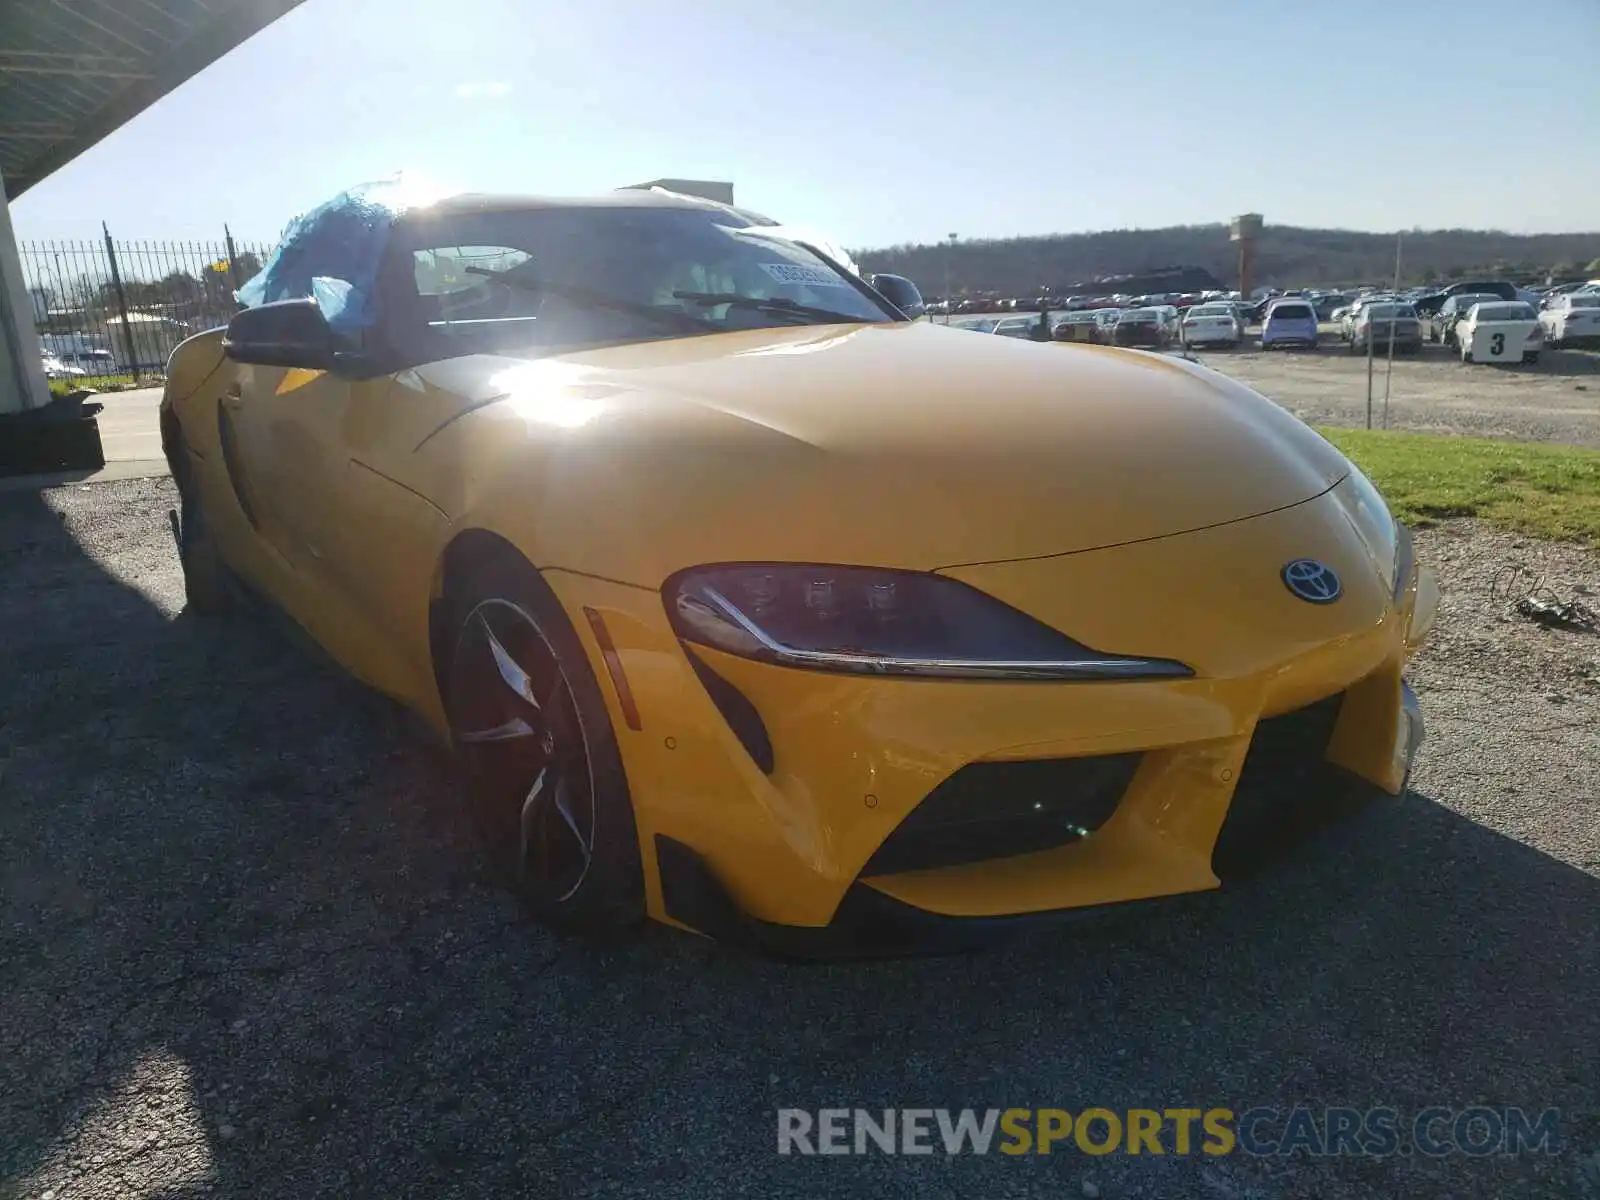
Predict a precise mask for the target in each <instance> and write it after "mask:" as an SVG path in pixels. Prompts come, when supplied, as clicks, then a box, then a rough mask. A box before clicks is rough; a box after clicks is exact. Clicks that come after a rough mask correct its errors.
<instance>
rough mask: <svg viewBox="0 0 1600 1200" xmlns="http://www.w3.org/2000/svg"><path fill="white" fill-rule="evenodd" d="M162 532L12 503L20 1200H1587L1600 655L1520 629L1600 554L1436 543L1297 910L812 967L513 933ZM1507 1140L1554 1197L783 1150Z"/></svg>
mask: <svg viewBox="0 0 1600 1200" xmlns="http://www.w3.org/2000/svg"><path fill="white" fill-rule="evenodd" d="M1271 365H1272V366H1274V367H1275V366H1276V363H1275V362H1274V364H1271ZM1329 369H1332V368H1331V367H1330V368H1329ZM1419 369H1422V370H1430V369H1433V368H1432V366H1431V365H1428V366H1424V367H1421V368H1419ZM1439 369H1440V370H1446V369H1449V368H1442V367H1441V368H1439ZM1481 370H1484V371H1487V369H1486V368H1485V369H1481ZM173 503H174V493H173V490H172V487H171V485H170V484H169V483H167V482H166V481H129V482H124V483H114V484H105V485H99V486H95V487H72V488H66V489H62V490H56V491H52V492H48V493H45V494H44V495H43V496H42V497H41V496H36V495H8V496H0V662H3V663H4V664H5V678H6V681H7V686H6V688H5V691H4V693H3V695H0V1197H5V1198H7V1200H9V1198H12V1197H23V1196H26V1197H44V1196H50V1197H52V1198H53V1200H78V1198H96V1200H98V1198H105V1200H111V1198H113V1197H116V1198H122V1197H157V1196H159V1197H188V1196H198V1195H205V1194H210V1195H227V1196H239V1197H259V1198H275V1197H284V1198H290V1197H292V1198H294V1200H304V1198H305V1197H312V1196H330V1197H331V1196H338V1197H344V1196H356V1195H360V1196H366V1195H374V1196H378V1195H381V1196H383V1197H386V1198H390V1197H401V1196H461V1197H471V1198H473V1200H481V1198H482V1197H492V1196H500V1195H511V1194H516V1195H539V1196H552V1197H554V1196H562V1197H571V1196H580V1195H605V1196H654V1197H674V1196H683V1197H694V1198H696V1200H699V1198H702V1197H707V1196H716V1195H733V1194H738V1195H751V1196H763V1197H813V1196H818V1195H828V1196H835V1197H847V1198H848V1197H857V1196H859V1197H873V1198H874V1200H878V1198H885V1197H902V1196H903V1197H917V1198H918V1200H926V1198H929V1197H938V1196H945V1197H968V1196H984V1197H1041V1198H1043V1197H1067V1196H1094V1195H1100V1196H1105V1197H1152V1198H1155V1197H1159V1198H1161V1200H1181V1198H1187V1197H1205V1198H1210V1200H1215V1198H1219V1197H1220V1198H1223V1200H1226V1198H1229V1197H1255V1198H1261V1200H1268V1198H1274V1200H1275V1198H1280V1197H1307V1198H1310V1197H1323V1198H1325V1197H1345V1196H1352V1197H1393V1196H1399V1195H1404V1196H1407V1197H1446V1196H1449V1197H1455V1198H1458V1200H1459V1198H1465V1197H1496V1198H1518V1197H1552V1198H1554V1197H1561V1198H1565V1200H1571V1198H1573V1197H1580V1198H1582V1197H1590V1198H1594V1197H1600V1051H1597V1047H1600V1003H1597V1001H1600V932H1597V931H1600V819H1597V817H1600V812H1597V804H1600V801H1597V796H1600V787H1597V784H1600V719H1597V717H1600V682H1597V679H1600V637H1595V636H1592V635H1581V634H1575V633H1565V632H1556V631H1545V630H1542V629H1538V628H1535V627H1532V626H1529V625H1526V624H1523V623H1520V622H1512V623H1507V622H1505V621H1503V620H1502V615H1503V612H1504V607H1505V606H1504V603H1503V601H1502V599H1501V597H1500V595H1499V594H1498V593H1497V591H1496V581H1497V579H1500V580H1501V583H1502V590H1503V586H1504V576H1506V575H1507V573H1508V572H1506V570H1505V568H1506V567H1507V566H1508V565H1515V564H1520V565H1521V566H1522V567H1523V568H1524V570H1525V572H1530V573H1532V574H1535V575H1539V576H1542V577H1544V579H1545V581H1546V583H1547V585H1548V586H1551V587H1553V588H1555V589H1556V590H1557V591H1558V592H1563V591H1564V592H1565V593H1567V594H1571V593H1573V592H1575V590H1576V589H1577V588H1578V587H1580V586H1586V587H1588V588H1590V589H1595V590H1600V569H1597V566H1596V560H1595V558H1594V556H1592V555H1585V554H1582V553H1581V552H1578V551H1574V550H1570V549H1563V548H1558V547H1548V546H1542V545H1539V544H1537V543H1533V542H1527V541H1518V540H1514V539H1511V538H1507V537H1502V536H1500V535H1498V534H1494V533H1491V532H1487V531H1485V530H1482V529H1479V528H1474V527H1473V526H1471V525H1468V524H1458V525H1451V526H1448V527H1445V528H1441V529H1438V530H1434V531H1426V532H1424V533H1423V534H1421V535H1420V536H1419V539H1418V540H1419V543H1420V549H1421V552H1422V553H1423V554H1425V555H1428V556H1429V557H1430V558H1432V559H1433V560H1434V561H1435V562H1437V563H1438V565H1439V567H1440V569H1441V571H1442V574H1443V580H1444V584H1445V587H1446V588H1447V593H1446V594H1447V597H1448V599H1447V600H1446V604H1445V609H1444V612H1443V615H1442V618H1441V620H1442V628H1441V630H1440V633H1439V637H1438V641H1437V644H1436V645H1435V646H1434V647H1433V648H1431V649H1430V650H1429V651H1428V652H1426V654H1425V656H1424V657H1423V659H1422V660H1421V662H1420V664H1419V667H1418V670H1417V673H1416V678H1417V682H1418V686H1419V690H1420V692H1421V693H1422V698H1423V703H1424V707H1425V709H1426V712H1427V714H1428V719H1429V722H1430V741H1429V743H1428V746H1427V748H1426V750H1425V752H1424V756H1423V760H1422V763H1421V765H1420V768H1419V770H1418V773H1417V775H1416V777H1415V786H1416V790H1415V791H1414V792H1413V793H1412V794H1411V795H1408V796H1407V797H1405V798H1404V799H1403V800H1399V801H1394V802H1387V803H1380V804H1379V805H1378V806H1376V807H1375V808H1372V809H1369V810H1368V811H1367V812H1366V813H1365V814H1363V815H1362V816H1361V817H1360V818H1359V819H1358V820H1357V821H1356V822H1354V823H1352V824H1350V825H1346V826H1344V827H1342V828H1340V829H1339V830H1336V831H1334V832H1333V833H1331V834H1329V835H1326V836H1325V837H1324V838H1323V839H1322V840H1320V841H1319V842H1318V843H1316V844H1314V845H1312V846H1310V847H1307V848H1305V849H1303V850H1302V851H1301V852H1299V853H1298V854H1296V855H1294V856H1292V857H1291V858H1290V859H1288V860H1287V861H1286V862H1284V863H1282V864H1281V865H1280V866H1279V867H1277V868H1276V869H1275V870H1272V871H1270V872H1268V873H1267V874H1265V875H1263V876H1260V877H1257V878H1255V879H1254V880H1252V881H1250V882H1249V883H1246V884H1243V885H1240V886H1237V887H1233V888H1230V889H1228V890H1225V891H1224V892H1221V893H1216V894H1213V895H1210V896H1206V897H1202V898H1199V900H1198V901H1196V902H1192V903H1191V902H1180V903H1176V904H1172V905H1169V906H1163V907H1157V908H1153V909H1151V910H1149V911H1140V912H1136V913H1135V912H1128V913H1123V914H1120V915H1118V916H1115V917H1108V918H1106V919H1104V920H1103V921H1099V922H1095V923H1090V924H1085V925H1081V926H1077V927H1074V928H1072V929H1071V930H1069V931H1064V932H1055V933H1051V934H1049V935H1047V936H1039V937H1035V938H1031V939H1028V940H1025V941H1022V942H1019V943H1016V944H1014V945H1010V946H1007V947H1004V948H1002V949H999V950H996V951H994V952H992V953H989V954H986V955H983V956H980V957H978V958H955V959H928V960H916V961H906V962H890V963H875V964H853V965H824V966H815V967H795V966H785V965H781V964H777V963H771V962H766V961H762V960H755V959H751V958H748V957H744V956H741V955H737V954H734V953H731V952H727V951H725V950H722V949H720V948H718V947H716V946H714V945H712V944H710V943H707V942H704V941H702V940H700V939H696V938H692V937H689V936H686V935H680V934H676V933H673V932H670V931H666V930H653V931H651V932H648V933H647V934H645V935H643V936H642V937H641V938H639V939H638V940H637V942H634V943H630V944H628V945H626V946H620V947H612V948H609V949H604V950H600V949H595V948H592V947H587V946H584V945H581V944H573V943H567V942H561V941H558V940H556V939H554V938H552V937H551V936H550V935H548V934H546V933H544V932H542V931H541V930H539V929H538V928H535V927H533V926H531V925H530V924H528V923H527V922H525V921H523V920H521V919H519V917H518V916H517V914H516V913H515V911H514V910H513V909H512V908H511V906H510V905H509V904H508V903H507V902H506V901H504V900H503V899H502V898H501V897H499V896H498V895H497V894H496V893H495V892H494V891H492V890H491V889H490V888H489V887H488V886H487V884H486V882H485V879H484V875H483V872H482V870H481V868H480V866H479V862H478V859H477V856H476V854H475V853H474V850H473V847H472V843H471V839H470V837H469V836H468V835H467V834H466V833H465V832H464V831H463V828H462V824H461V821H460V819H459V817H458V813H457V809H456V805H455V802H454V800H453V798H452V792H451V789H450V785H449V782H448V777H447V774H446V771H445V769H444V765H443V763H442V761H441V758H440V756H439V755H438V754H437V752H435V751H433V750H431V749H429V748H428V747H427V745H426V744H425V743H424V742H423V741H422V740H421V739H420V738H419V736H418V735H417V731H416V729H415V727H414V726H413V725H412V724H411V723H410V722H409V720H408V719H406V718H404V717H403V716H401V715H399V714H397V713H396V712H395V710H394V709H392V708H391V707H390V706H388V705H387V704H386V703H385V702H383V701H381V700H378V699H376V698H374V697H372V696H370V695H368V694H367V693H365V692H364V691H362V690H361V689H360V688H358V687H356V686H355V685H353V684H351V683H348V682H346V681H344V680H342V679H341V678H339V677H338V676H336V675H335V674H334V673H333V672H331V671H330V670H328V669H327V668H325V667H324V666H323V665H321V664H320V663H319V662H318V661H317V660H316V659H315V658H313V657H311V656H309V655H306V654H303V653H300V652H298V651H296V650H293V649H291V648H289V647H288V646H287V645H286V642H285V640H284V638H283V636H282V635H281V634H279V633H277V632H275V631H274V630H273V629H271V628H269V627H267V626H265V625H263V624H262V623H260V622H257V621H253V620H248V619H230V620H226V621H222V622H216V623H212V622H205V621H196V620H193V619H190V618H187V617H181V616H179V615H178V610H179V607H180V580H179V575H178V571H177V568H176V564H175V561H174V557H173V553H172V548H171V541H170V536H169V533H168V530H167V528H166V523H165V514H166V511H167V509H168V508H169V507H170V506H171V505H172V504H173ZM1563 598H1565V596H1563ZM1477 1103H1486V1104H1490V1105H1494V1106H1502V1105H1520V1106H1523V1107H1524V1108H1528V1109H1532V1110H1536V1111H1537V1110H1542V1109H1544V1108H1546V1107H1549V1106H1554V1107H1557V1108H1559V1109H1560V1110H1561V1112H1562V1114H1563V1115H1562V1125H1561V1129H1562V1136H1563V1145H1564V1150H1563V1152H1562V1153H1561V1154H1559V1155H1557V1156H1524V1157H1520V1158H1513V1157H1491V1158H1469V1157H1466V1156H1463V1155H1459V1154H1457V1155H1451V1156H1448V1157H1444V1158H1438V1159H1432V1158H1425V1157H1421V1156H1415V1155H1413V1156H1406V1157H1391V1158H1386V1159H1360V1158H1324V1159H1308V1158H1305V1157H1301V1156H1296V1157H1293V1158H1249V1157H1246V1156H1244V1155H1240V1154H1235V1155H1231V1156H1227V1157H1223V1158H1210V1157H1208V1156H1206V1155H1201V1154H1194V1155H1189V1156H1178V1155H1173V1154H1168V1155H1165V1156H1160V1157H1153V1156H1149V1155H1144V1156H1140V1157H1137V1158H1131V1157H1121V1156H1113V1157H1105V1158H1091V1157H1089V1156H1086V1155H1082V1154H1079V1153H1077V1152H1076V1151H1073V1150H1068V1151H1067V1152H1065V1153H1061V1152H1058V1153H1055V1154H1052V1155H1050V1156H1037V1155H1034V1156H1028V1157H1026V1158H1017V1159H1013V1158H1009V1157H1006V1156H1002V1155H997V1154H996V1155H990V1156H987V1157H982V1158H979V1157H961V1158H954V1159H947V1158H946V1157H945V1156H944V1155H942V1154H940V1155H937V1156H934V1157H931V1158H922V1159H911V1158H890V1157H882V1156H879V1157H870V1158H837V1159H820V1158H782V1157H779V1156H778V1155H777V1154H776V1153H775V1152H774V1147H775V1142H776V1138H775V1111H774V1110H775V1109H776V1108H778V1107H780V1106H799V1107H808V1108H817V1107H822V1106H827V1105H842V1106H849V1107H855V1106H863V1107H883V1106H889V1105H895V1106H914V1105H926V1106H931V1107H946V1106H948V1107H962V1106H969V1105H970V1106H975V1107H989V1106H999V1107H1007V1106H1028V1105H1033V1106H1047V1105H1059V1106H1061V1107H1065V1108H1069V1109H1074V1110H1077V1109H1081V1108H1084V1107H1087V1106H1091V1105H1100V1106H1104V1107H1107V1108H1111V1109H1114V1110H1116V1109H1123V1110H1125V1109H1127V1108H1130V1107H1153V1108H1162V1107H1172V1106H1178V1105H1185V1104H1186V1105H1190V1106H1194V1107H1200V1108H1207V1107H1217V1106H1226V1107H1230V1108H1233V1109H1235V1110H1236V1111H1242V1110H1244V1109H1247V1108H1250V1107H1253V1106H1256V1105H1267V1106H1276V1107H1280V1108H1285V1109H1286V1108H1289V1107H1291V1106H1293V1105H1296V1104H1306V1105H1311V1106H1313V1107H1316V1108H1319V1109H1320V1108H1321V1107H1322V1106H1324V1105H1351V1106H1355V1107H1359V1108H1367V1107H1369V1106H1372V1105H1388V1106H1392V1107H1394V1108H1397V1109H1399V1110H1401V1112H1402V1113H1404V1114H1414V1113H1415V1112H1416V1111H1417V1110H1419V1109H1421V1108H1423V1107H1424V1106H1427V1105H1430V1104H1438V1105H1442V1106H1445V1107H1449V1108H1455V1109H1459V1108H1463V1107H1467V1106H1470V1105H1473V1104H1477Z"/></svg>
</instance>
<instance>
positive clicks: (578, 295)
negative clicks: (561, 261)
mask: <svg viewBox="0 0 1600 1200" xmlns="http://www.w3.org/2000/svg"><path fill="white" fill-rule="evenodd" d="M464 269H465V271H466V273H467V274H468V275H482V276H484V277H485V278H488V279H495V280H498V281H499V282H501V283H505V284H509V285H510V286H512V287H519V288H522V289H523V290H524V291H529V292H551V293H554V294H555V295H557V296H560V297H562V298H563V299H565V300H571V301H573V302H574V303H577V304H587V305H590V306H591V307H593V308H609V309H612V310H613V311H615V312H622V313H629V314H631V315H632V316H636V317H644V318H645V319H647V320H651V321H657V322H659V323H661V324H663V325H672V326H675V327H677V328H679V329H692V330H694V331H695V332H696V333H704V332H706V331H707V330H708V329H715V328H716V326H714V325H713V324H711V322H709V321H704V320H701V319H700V318H699V317H696V316H691V315H690V314H689V313H686V312H678V311H677V310H675V309H671V308H661V307H659V306H657V305H654V304H639V303H636V302H635V301H633V300H624V299H623V298H622V297H621V296H612V295H609V294H607V293H606V292H593V291H590V290H589V289H588V288H584V287H575V286H574V285H572V284H570V283H555V282H552V281H551V280H548V279H536V278H532V277H530V276H528V275H526V274H521V275H518V274H513V273H512V272H511V271H493V270H490V269H489V268H488V267H466V268H464Z"/></svg>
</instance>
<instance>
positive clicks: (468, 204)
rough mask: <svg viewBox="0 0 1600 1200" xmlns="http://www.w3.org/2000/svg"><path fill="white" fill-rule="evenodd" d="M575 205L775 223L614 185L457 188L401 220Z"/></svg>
mask: <svg viewBox="0 0 1600 1200" xmlns="http://www.w3.org/2000/svg"><path fill="white" fill-rule="evenodd" d="M575 208H675V209H683V210H688V211H691V212H721V213H735V214H737V215H738V216H741V217H743V218H744V219H745V220H747V221H749V222H751V223H752V224H754V225H777V224H779V222H777V221H774V220H773V219H772V218H771V217H767V216H763V215H762V214H760V213H757V212H752V211H750V210H749V209H747V208H739V207H736V206H735V205H732V204H723V203H721V202H720V201H717V200H706V199H703V198H702V197H699V196H686V195H684V194H683V193H682V192H669V191H666V190H664V189H661V188H618V189H617V190H616V191H614V192H602V193H600V194H598V195H592V196H547V195H537V194H526V193H506V192H461V193H459V194H457V195H454V196H446V197H445V198H443V199H441V200H436V201H434V202H433V203H432V204H429V205H427V206H426V207H423V208H417V209H413V210H411V211H410V212H407V213H405V214H403V215H402V216H401V218H400V220H401V221H427V220H429V219H431V218H434V217H452V216H466V215H471V214H478V213H507V212H536V211H539V210H543V209H575Z"/></svg>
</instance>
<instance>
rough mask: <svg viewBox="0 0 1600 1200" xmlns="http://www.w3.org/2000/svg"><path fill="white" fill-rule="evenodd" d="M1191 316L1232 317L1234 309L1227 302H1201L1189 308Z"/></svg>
mask: <svg viewBox="0 0 1600 1200" xmlns="http://www.w3.org/2000/svg"><path fill="white" fill-rule="evenodd" d="M1189 315H1190V316H1191V317H1231V316H1232V315H1233V310H1232V309H1231V308H1229V307H1228V306H1227V305H1226V304H1201V305H1197V306H1196V307H1194V308H1191V309H1190V310H1189Z"/></svg>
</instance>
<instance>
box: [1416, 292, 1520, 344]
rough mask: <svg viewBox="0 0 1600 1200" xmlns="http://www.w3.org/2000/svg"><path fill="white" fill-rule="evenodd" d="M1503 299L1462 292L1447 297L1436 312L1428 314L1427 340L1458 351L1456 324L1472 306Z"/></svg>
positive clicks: (1490, 294) (1482, 293)
mask: <svg viewBox="0 0 1600 1200" xmlns="http://www.w3.org/2000/svg"><path fill="white" fill-rule="evenodd" d="M1504 299H1505V297H1503V296H1497V295H1495V294H1493V293H1492V292H1462V293H1461V294H1460V295H1458V296H1450V297H1448V298H1447V299H1446V300H1445V302H1444V304H1443V306H1442V307H1441V308H1440V309H1439V311H1438V312H1436V313H1430V314H1428V340H1429V341H1430V342H1438V343H1439V344H1440V345H1441V346H1449V347H1450V348H1451V349H1458V347H1457V346H1456V340H1455V328H1456V324H1457V322H1459V321H1460V320H1461V319H1462V318H1463V317H1465V316H1466V315H1467V313H1468V312H1470V311H1471V310H1472V306H1473V305H1474V304H1481V303H1484V302H1485V301H1495V300H1504Z"/></svg>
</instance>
